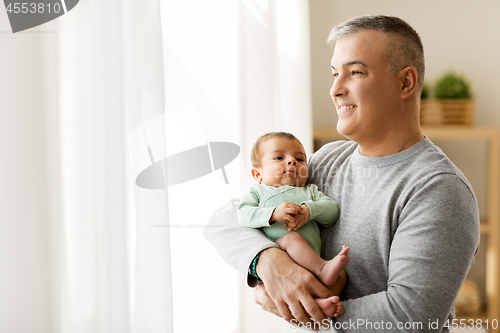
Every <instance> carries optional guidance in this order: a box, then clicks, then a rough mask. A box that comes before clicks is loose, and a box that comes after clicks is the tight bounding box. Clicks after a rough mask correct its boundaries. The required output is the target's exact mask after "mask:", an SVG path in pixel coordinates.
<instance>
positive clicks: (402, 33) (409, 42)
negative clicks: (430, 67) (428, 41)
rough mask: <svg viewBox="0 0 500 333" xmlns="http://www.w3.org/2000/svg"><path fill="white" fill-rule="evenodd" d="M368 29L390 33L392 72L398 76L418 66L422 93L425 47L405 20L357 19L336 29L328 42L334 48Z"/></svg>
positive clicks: (367, 17) (389, 51)
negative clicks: (409, 68)
mask: <svg viewBox="0 0 500 333" xmlns="http://www.w3.org/2000/svg"><path fill="white" fill-rule="evenodd" d="M365 30H375V31H380V32H382V33H384V34H386V36H387V41H388V43H389V48H388V53H387V62H388V63H389V67H388V70H389V73H391V74H393V75H394V74H396V73H397V72H398V71H399V70H401V69H403V68H405V67H408V66H412V67H415V69H416V70H417V74H418V81H417V89H418V91H419V92H421V91H422V88H423V86H424V75H425V58H424V46H423V45H422V41H421V40H420V36H419V35H418V33H417V32H416V31H415V30H414V29H413V28H412V27H411V26H410V25H409V24H408V23H406V22H405V21H403V20H402V19H400V18H398V17H394V16H384V15H375V16H371V15H368V16H360V17H356V18H353V19H350V20H349V21H346V22H344V23H342V24H340V25H338V26H335V27H334V28H333V29H332V31H331V32H330V36H329V37H328V41H327V42H328V43H329V44H330V45H332V46H333V45H334V44H335V43H336V42H337V40H339V39H340V38H342V37H346V36H349V35H351V34H354V33H356V32H360V31H365Z"/></svg>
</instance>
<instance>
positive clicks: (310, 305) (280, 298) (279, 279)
mask: <svg viewBox="0 0 500 333" xmlns="http://www.w3.org/2000/svg"><path fill="white" fill-rule="evenodd" d="M257 274H258V275H259V277H260V278H261V279H262V281H263V282H264V286H265V291H267V295H269V297H270V298H271V300H272V302H273V303H274V306H273V304H272V303H271V302H270V301H269V300H267V299H266V297H265V296H266V294H264V293H262V290H261V289H260V290H258V291H256V293H259V294H258V295H256V297H255V298H256V302H257V304H259V305H261V307H262V308H263V309H264V310H266V311H269V312H271V313H274V314H276V315H281V317H283V319H285V320H286V321H288V322H290V321H291V320H292V319H294V318H295V319H297V320H298V321H299V322H301V323H302V324H303V325H307V323H310V324H309V325H308V326H306V327H314V325H312V321H311V319H310V317H312V318H313V319H314V321H316V322H318V323H320V322H322V321H323V320H324V319H326V317H325V315H324V314H323V312H322V311H321V309H320V308H319V306H318V304H317V303H316V301H315V300H314V299H313V297H320V298H326V297H330V296H333V294H332V293H331V292H330V291H329V290H328V288H326V287H325V286H324V285H323V284H322V283H321V282H319V281H318V279H316V277H315V276H314V275H313V274H312V273H311V272H309V271H308V270H306V269H305V268H303V267H301V266H299V265H297V264H296V263H295V262H294V261H293V260H292V259H290V257H289V256H288V254H286V253H285V252H283V251H281V250H280V249H277V248H268V249H266V250H264V251H262V252H261V254H260V257H259V261H258V263H257ZM311 325H312V326H311Z"/></svg>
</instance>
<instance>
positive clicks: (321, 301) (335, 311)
mask: <svg viewBox="0 0 500 333" xmlns="http://www.w3.org/2000/svg"><path fill="white" fill-rule="evenodd" d="M316 303H317V304H318V306H319V308H320V309H321V311H323V313H324V314H325V316H326V317H337V316H340V315H341V314H343V313H344V307H343V306H342V303H340V300H339V297H338V296H332V297H328V298H316Z"/></svg>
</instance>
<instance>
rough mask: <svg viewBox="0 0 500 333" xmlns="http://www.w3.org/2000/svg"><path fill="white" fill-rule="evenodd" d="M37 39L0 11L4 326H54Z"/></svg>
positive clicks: (39, 330)
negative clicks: (17, 28)
mask: <svg viewBox="0 0 500 333" xmlns="http://www.w3.org/2000/svg"><path fill="white" fill-rule="evenodd" d="M43 38H46V37H45V36H44V35H43V34H40V33H37V32H30V33H18V34H12V32H11V30H10V25H9V23H8V19H7V14H6V12H5V11H4V10H0V45H1V47H2V52H0V73H1V75H2V78H1V80H0V101H1V107H0V117H1V118H0V159H1V164H0V170H1V175H0V272H1V274H0V295H1V297H0V330H1V331H2V332H11V333H24V332H26V333H33V332H36V333H44V332H52V324H51V322H52V310H51V288H50V286H51V280H50V264H51V263H50V261H49V252H50V248H49V220H48V217H47V216H48V212H47V202H46V199H45V198H46V196H47V195H46V191H47V184H46V172H47V170H46V166H45V164H46V163H45V162H46V161H45V139H44V137H45V133H44V128H45V126H44V121H45V116H44V114H45V110H44V103H45V101H46V97H44V95H43V94H44V69H43V63H42V56H41V54H42V51H43V50H42V40H43Z"/></svg>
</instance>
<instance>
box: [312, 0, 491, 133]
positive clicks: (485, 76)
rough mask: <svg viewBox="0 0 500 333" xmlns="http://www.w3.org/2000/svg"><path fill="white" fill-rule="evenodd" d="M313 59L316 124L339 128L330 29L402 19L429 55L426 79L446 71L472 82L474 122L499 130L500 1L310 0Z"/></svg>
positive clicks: (432, 78) (314, 115)
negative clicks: (364, 19) (377, 18)
mask: <svg viewBox="0 0 500 333" xmlns="http://www.w3.org/2000/svg"><path fill="white" fill-rule="evenodd" d="M309 3H310V15H311V20H310V21H311V49H312V51H311V52H312V53H311V61H312V98H313V124H314V126H335V124H336V114H335V110H334V107H333V102H332V101H331V99H330V96H329V94H328V93H329V89H330V86H331V84H332V77H331V71H330V59H331V57H332V51H333V49H331V48H330V46H328V45H327V44H326V42H325V41H326V39H327V37H328V33H329V31H330V29H331V28H332V27H333V26H334V25H337V24H339V23H342V22H344V21H346V20H347V19H349V18H352V17H356V16H360V15H367V14H384V15H394V16H398V17H401V18H402V19H404V20H405V21H407V22H408V23H409V24H410V25H412V26H413V27H414V28H415V30H417V32H418V33H419V34H420V37H421V38H422V42H423V44H424V50H425V55H426V81H427V80H430V81H429V82H433V80H434V79H435V78H437V77H438V76H440V75H441V74H442V73H443V72H445V71H447V70H455V71H457V72H459V73H463V74H465V76H466V77H467V78H468V79H469V81H471V83H472V88H473V92H474V95H475V97H476V124H477V125H482V126H500V112H499V110H498V105H500V94H499V93H498V87H500V76H499V75H498V73H497V71H498V70H497V66H496V64H497V63H498V59H500V43H498V40H500V21H499V20H498V13H499V12H500V2H498V1H494V0H478V1H474V2H473V4H472V2H470V1H467V0H439V1H435V0H434V1H431V0H422V1H418V2H416V1H397V0H377V1H366V0H352V1H339V0H312V1H310V2H309Z"/></svg>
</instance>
